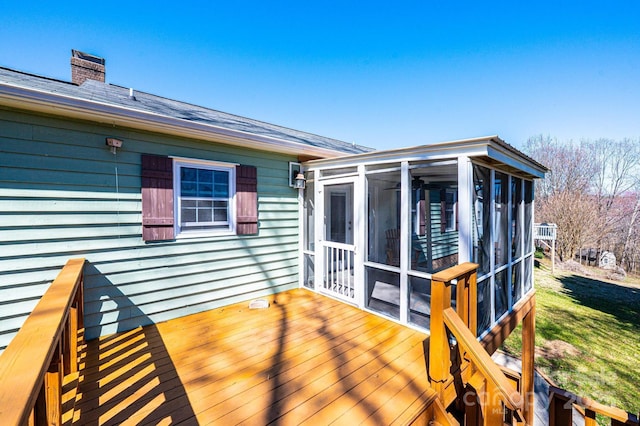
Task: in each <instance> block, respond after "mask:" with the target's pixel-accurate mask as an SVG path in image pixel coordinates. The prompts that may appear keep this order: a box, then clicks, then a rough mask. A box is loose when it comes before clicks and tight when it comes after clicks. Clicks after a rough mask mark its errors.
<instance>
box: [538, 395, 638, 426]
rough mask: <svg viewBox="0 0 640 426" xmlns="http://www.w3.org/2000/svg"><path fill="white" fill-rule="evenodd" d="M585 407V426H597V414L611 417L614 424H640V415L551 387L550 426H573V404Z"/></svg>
mask: <svg viewBox="0 0 640 426" xmlns="http://www.w3.org/2000/svg"><path fill="white" fill-rule="evenodd" d="M574 404H575V405H578V406H580V407H582V408H584V412H585V413H584V424H585V426H596V414H601V415H603V416H605V417H608V418H609V419H611V425H612V426H619V425H632V426H638V425H639V424H640V423H639V422H638V417H636V416H635V415H634V414H631V413H628V412H626V411H624V410H621V409H619V408H615V407H609V406H606V405H603V404H600V403H599V402H596V401H592V400H590V399H587V398H582V397H579V396H577V395H575V394H573V393H571V392H569V391H566V390H564V389H560V388H557V387H555V386H551V387H550V388H549V426H571V425H572V424H573V419H572V415H573V405H574Z"/></svg>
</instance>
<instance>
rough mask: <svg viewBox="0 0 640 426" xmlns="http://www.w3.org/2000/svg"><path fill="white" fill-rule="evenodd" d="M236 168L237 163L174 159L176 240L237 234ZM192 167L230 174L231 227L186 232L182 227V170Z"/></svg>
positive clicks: (229, 213) (229, 212)
mask: <svg viewBox="0 0 640 426" xmlns="http://www.w3.org/2000/svg"><path fill="white" fill-rule="evenodd" d="M236 166H237V164H235V163H225V162H221V161H208V160H199V159H191V158H181V157H173V188H174V189H173V203H174V204H173V206H174V208H173V211H174V224H175V225H174V231H175V236H176V239H180V238H196V237H211V236H217V235H234V234H235V232H236ZM181 167H192V168H198V169H208V170H220V171H225V172H228V173H229V211H228V215H229V226H228V227H226V228H214V229H194V230H186V229H182V227H181V223H182V222H181V214H182V207H181V197H180V188H181V185H180V183H181V182H180V175H181V174H180V168H181Z"/></svg>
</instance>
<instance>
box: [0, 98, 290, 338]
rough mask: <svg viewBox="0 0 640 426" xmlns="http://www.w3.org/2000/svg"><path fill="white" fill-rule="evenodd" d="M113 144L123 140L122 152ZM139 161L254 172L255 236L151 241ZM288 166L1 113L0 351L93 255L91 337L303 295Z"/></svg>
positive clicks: (255, 154)
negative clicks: (207, 163)
mask: <svg viewBox="0 0 640 426" xmlns="http://www.w3.org/2000/svg"><path fill="white" fill-rule="evenodd" d="M106 137H116V138H119V139H122V140H123V141H124V144H123V148H122V149H120V150H118V153H117V155H116V156H114V155H113V154H111V152H110V151H109V149H108V147H107V146H105V138H106ZM141 154H158V155H173V156H178V157H186V158H196V159H205V160H214V161H223V162H229V163H239V164H247V165H254V166H256V167H257V168H258V206H259V211H258V220H259V233H258V234H257V235H250V236H241V237H238V236H235V235H220V236H211V237H203V238H189V239H177V240H175V241H167V242H158V243H145V242H144V241H143V240H142V237H141V234H142V225H141V220H142V214H141V207H142V206H141V195H140V193H141V190H140V185H141V178H140V156H141ZM289 161H295V158H294V157H288V156H283V155H278V154H272V153H267V152H259V151H251V150H242V149H238V148H233V147H228V146H225V145H216V144H212V143H200V142H198V141H195V140H188V139H180V138H173V137H168V136H164V135H156V134H150V133H144V132H136V131H129V130H127V129H115V128H112V127H110V126H99V125H92V124H89V123H84V122H75V121H74V122H72V121H65V120H60V119H57V118H53V117H46V116H36V115H29V114H23V113H20V112H18V111H12V110H3V109H0V351H2V350H3V349H4V348H5V347H6V346H7V344H8V343H9V341H10V340H11V339H12V338H13V336H14V335H15V333H16V332H17V330H18V329H19V327H20V326H21V325H22V323H23V322H24V320H25V319H26V317H27V316H28V314H29V312H30V311H31V310H32V309H33V307H34V306H35V304H36V303H37V302H38V300H39V298H40V297H41V296H42V294H43V293H44V291H46V289H47V288H48V286H49V284H50V283H51V281H52V280H53V279H54V278H55V277H56V275H57V274H58V273H59V272H60V269H61V268H62V266H63V265H64V264H65V263H66V261H67V260H68V259H70V258H73V257H85V258H86V259H87V264H86V267H85V325H86V332H85V336H86V337H87V338H88V339H91V338H95V337H98V336H100V335H104V334H109V333H113V332H117V331H123V330H128V329H131V328H134V327H137V326H140V325H144V324H149V323H153V322H159V321H165V320H168V319H172V318H176V317H179V316H183V315H188V314H191V313H195V312H199V311H203V310H208V309H212V308H215V307H219V306H223V305H226V304H230V303H235V302H238V301H242V300H250V299H253V298H256V297H260V296H264V295H268V294H272V293H276V292H280V291H284V290H288V289H291V288H293V287H296V286H297V285H298V240H299V235H298V203H297V192H296V191H295V190H293V189H292V188H289V187H288V176H287V175H288V162H289ZM116 172H117V180H116ZM116 188H117V190H116Z"/></svg>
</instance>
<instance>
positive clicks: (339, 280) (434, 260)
mask: <svg viewBox="0 0 640 426" xmlns="http://www.w3.org/2000/svg"><path fill="white" fill-rule="evenodd" d="M303 168H304V173H305V177H306V188H305V189H304V191H303V192H302V198H303V199H302V205H303V208H302V224H303V239H302V243H301V244H302V251H301V253H302V259H301V260H302V262H301V265H302V273H301V280H302V284H303V285H304V286H305V287H307V288H309V289H312V290H314V291H317V292H319V293H322V294H325V295H328V296H331V297H335V298H338V299H340V300H342V301H345V302H347V303H350V304H353V305H356V306H358V307H359V308H361V309H364V310H367V311H370V312H373V313H375V314H378V315H381V316H384V317H387V318H390V319H393V320H394V321H397V322H400V323H402V324H406V325H409V326H412V327H417V328H420V329H425V330H428V329H429V324H430V322H429V320H430V304H431V302H430V301H431V277H432V275H433V274H434V273H436V272H438V271H441V270H443V269H446V268H448V267H451V266H454V265H457V264H459V263H462V262H467V261H470V262H474V263H477V264H478V265H479V267H478V335H481V334H482V333H483V332H485V331H487V330H489V329H490V328H491V327H492V326H493V325H494V324H496V322H497V321H499V320H500V318H501V317H502V316H504V315H506V314H507V313H508V312H509V311H510V310H511V308H512V307H513V306H514V304H515V303H516V302H517V301H518V300H520V299H521V298H522V297H523V296H524V295H526V294H527V293H529V292H530V291H532V289H533V252H534V247H533V239H532V229H533V223H534V221H533V214H534V213H533V200H534V194H533V188H534V185H533V180H534V179H536V178H541V177H543V176H544V173H545V171H546V168H545V167H544V166H542V165H541V164H539V163H537V162H535V161H534V160H532V159H531V158H529V157H527V156H526V155H524V154H523V153H521V152H519V151H518V150H516V149H515V148H513V147H511V146H510V145H508V144H506V143H505V142H504V141H502V140H501V139H499V138H498V137H489V138H478V139H469V140H462V141H454V142H444V143H437V144H431V145H425V146H420V147H415V148H404V149H397V150H388V151H375V152H371V153H366V154H359V155H353V156H347V157H340V158H334V159H323V160H314V161H309V162H307V163H304V164H303Z"/></svg>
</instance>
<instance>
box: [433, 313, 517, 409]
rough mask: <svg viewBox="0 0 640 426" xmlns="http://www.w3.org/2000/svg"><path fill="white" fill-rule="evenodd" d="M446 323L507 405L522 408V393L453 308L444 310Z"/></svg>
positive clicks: (510, 407) (511, 407)
mask: <svg viewBox="0 0 640 426" xmlns="http://www.w3.org/2000/svg"><path fill="white" fill-rule="evenodd" d="M444 323H445V324H446V325H447V327H448V328H449V330H451V332H452V333H453V335H454V336H455V338H456V340H457V341H458V343H459V344H461V345H462V347H463V348H464V349H465V350H466V351H467V354H468V355H469V357H470V358H471V361H472V362H473V365H475V366H476V367H477V368H478V370H480V373H481V374H482V375H483V376H484V377H485V379H487V380H488V381H489V382H490V384H491V385H493V387H494V388H495V390H496V391H497V393H498V394H499V395H500V397H501V398H500V399H501V400H502V401H503V402H504V403H505V405H506V406H507V407H508V408H509V409H511V410H522V408H523V405H524V404H523V400H522V395H520V393H519V392H518V390H517V389H516V388H515V387H514V386H513V385H512V384H511V382H510V381H509V379H508V378H507V376H505V374H504V373H503V372H502V370H501V369H500V367H498V365H497V364H496V363H495V362H494V361H493V360H492V359H491V356H490V355H489V354H488V353H487V351H485V349H484V347H482V345H481V344H480V343H479V342H478V340H476V338H475V337H474V336H473V334H471V331H470V330H469V329H468V328H467V327H465V324H464V322H462V319H461V318H460V316H458V314H457V313H456V311H454V310H453V308H447V309H445V310H444Z"/></svg>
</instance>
